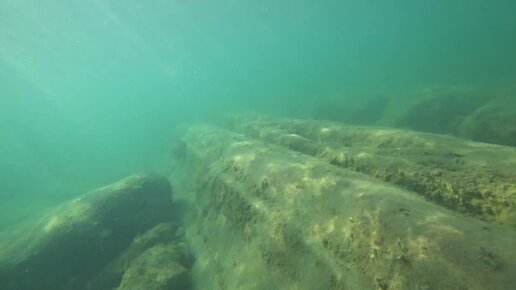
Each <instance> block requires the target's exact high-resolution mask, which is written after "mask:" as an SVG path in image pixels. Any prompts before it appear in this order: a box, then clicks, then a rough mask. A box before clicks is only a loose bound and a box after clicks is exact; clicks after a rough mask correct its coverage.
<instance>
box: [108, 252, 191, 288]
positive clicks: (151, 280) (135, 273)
mask: <svg viewBox="0 0 516 290" xmlns="http://www.w3.org/2000/svg"><path fill="white" fill-rule="evenodd" d="M188 256H191V254H190V253H189V250H188V249H187V247H186V246H185V245H184V244H176V243H168V244H158V245H156V246H153V247H151V248H149V249H147V250H145V251H144V252H143V253H142V254H140V255H139V256H138V257H137V258H135V259H134V260H133V261H132V262H131V264H130V266H129V268H128V269H127V270H126V272H125V273H124V276H123V278H122V281H121V283H120V286H119V287H118V288H117V290H141V289H153V290H186V289H189V287H190V285H191V283H190V276H189V272H188V269H187V268H186V267H185V266H187V265H183V264H182V263H181V262H183V263H184V261H185V260H187V259H189V258H187V257H188ZM190 266H191V265H190Z"/></svg>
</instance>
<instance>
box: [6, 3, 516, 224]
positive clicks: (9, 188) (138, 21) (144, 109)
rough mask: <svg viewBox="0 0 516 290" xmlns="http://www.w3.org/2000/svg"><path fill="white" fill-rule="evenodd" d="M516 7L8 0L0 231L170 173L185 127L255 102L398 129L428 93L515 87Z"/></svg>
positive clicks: (508, 93)
mask: <svg viewBox="0 0 516 290" xmlns="http://www.w3.org/2000/svg"><path fill="white" fill-rule="evenodd" d="M514 11H516V2H515V1H484V0H468V1H466V0H460V1H459V0H456V1H444V0H442V1H441V0H437V1H419V0H418V1H330V0H328V1H305V0H296V1H291V0H285V1H272V0H261V1H255V0H249V1H236V0H220V1H207V0H203V1H196V0H174V1H165V0H148V1H135V0H127V1H101V0H98V1H95V0H81V1H79V0H70V1H55V0H45V1H36V0H23V1H15V0H0V219H1V221H0V229H3V228H7V227H10V226H12V225H15V224H16V223H18V222H21V221H24V220H26V219H27V217H30V216H31V215H32V214H34V213H36V212H38V211H40V210H43V209H45V208H46V207H47V206H52V205H53V204H55V203H57V202H60V201H63V200H67V199H69V198H70V197H72V196H74V195H77V194H79V193H81V192H83V191H85V190H88V189H90V188H93V187H95V186H98V185H100V184H103V183H107V182H111V181H113V180H116V179H118V178H120V177H123V176H126V175H129V174H132V173H134V172H141V171H157V172H162V173H166V172H167V169H168V167H169V163H168V161H169V155H170V150H171V149H170V148H171V145H170V144H171V140H172V139H173V138H174V135H175V129H174V128H175V126H176V125H177V124H179V123H182V122H189V121H198V120H203V121H214V120H218V119H219V118H221V117H222V116H223V115H225V114H226V113H231V112H245V111H255V112H260V113H269V114H277V115H282V116H294V117H306V118H320V119H334V120H342V121H357V122H359V123H367V124H376V125H382V124H384V125H392V124H395V123H396V122H395V121H393V120H396V119H397V117H398V116H399V115H400V114H403V113H404V112H405V111H406V107H407V104H408V103H411V102H414V101H417V100H418V98H427V97H429V96H430V97H431V96H443V97H448V96H450V95H453V96H456V95H460V96H463V97H466V98H467V97H469V96H482V97H484V98H487V99H489V98H494V97H500V96H502V97H513V96H515V95H516V94H514V93H515V92H516V85H515V84H516V37H515V35H516V17H514ZM513 110H516V109H513ZM350 111H353V113H350V115H346V113H348V112H350ZM349 116H354V117H353V118H351V117H349ZM432 116H433V115H431V117H432ZM440 117H441V116H439V115H436V116H435V118H436V119H439V118H440Z"/></svg>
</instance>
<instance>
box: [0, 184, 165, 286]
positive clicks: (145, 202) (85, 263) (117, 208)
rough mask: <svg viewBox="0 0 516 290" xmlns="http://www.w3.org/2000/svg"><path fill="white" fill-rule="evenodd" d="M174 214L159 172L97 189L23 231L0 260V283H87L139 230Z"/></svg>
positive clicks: (74, 284) (85, 284)
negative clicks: (14, 245)
mask: <svg viewBox="0 0 516 290" xmlns="http://www.w3.org/2000/svg"><path fill="white" fill-rule="evenodd" d="M172 214H173V208H172V195H171V187H170V184H169V182H168V180H167V179H166V178H164V177H161V176H157V175H135V176H131V177H128V178H126V179H123V180H121V181H119V182H116V183H114V184H111V185H108V186H105V187H102V188H100V189H97V190H94V191H93V192H90V193H88V194H85V195H83V196H81V197H79V198H77V199H75V200H73V201H71V202H69V203H66V204H65V205H63V206H62V207H60V208H58V209H56V210H55V212H53V213H52V214H50V215H48V216H46V217H44V218H43V219H42V220H41V221H40V222H38V223H37V224H36V225H35V226H33V227H32V228H29V229H27V230H26V231H25V232H23V233H21V235H22V237H20V238H19V239H18V240H15V241H14V243H15V244H16V247H13V248H11V249H10V251H9V252H8V256H7V257H4V258H3V259H2V260H1V261H0V288H1V289H13V290H14V289H16V290H18V289H38V290H43V289H52V290H59V289H89V288H88V285H89V282H90V281H91V280H94V279H95V277H96V275H98V274H99V272H100V270H101V269H102V268H103V267H104V266H105V265H106V264H107V263H109V262H110V261H111V260H112V259H114V258H115V257H117V256H118V255H120V254H121V253H122V252H123V251H124V249H125V248H127V247H128V246H129V245H130V244H131V243H132V242H133V239H134V238H135V237H136V236H137V235H138V234H142V233H144V232H145V231H147V230H148V229H149V228H151V227H153V226H155V225H156V224H158V223H160V222H164V221H169V220H170V218H171V216H172Z"/></svg>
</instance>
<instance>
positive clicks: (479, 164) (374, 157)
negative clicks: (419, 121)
mask: <svg viewBox="0 0 516 290" xmlns="http://www.w3.org/2000/svg"><path fill="white" fill-rule="evenodd" d="M228 128H230V129H231V130H234V131H236V132H239V133H242V134H245V135H247V136H249V137H251V138H257V139H259V140H262V141H263V142H268V143H272V144H276V145H280V146H283V147H286V148H288V149H291V150H294V151H297V152H300V153H303V154H308V155H311V156H314V157H317V158H318V159H320V160H324V161H326V162H328V163H331V164H333V165H337V166H339V167H342V168H346V169H350V170H353V171H356V172H360V173H364V174H367V175H369V176H372V177H374V178H376V179H379V180H381V181H385V182H389V183H392V184H395V185H398V186H401V187H403V188H405V189H407V190H409V191H412V192H415V193H417V194H419V195H422V196H424V197H425V198H426V199H427V200H430V201H432V202H434V203H436V204H439V205H443V206H445V207H447V208H449V209H452V210H455V211H458V212H461V213H466V214H469V215H472V216H475V217H478V218H481V219H484V220H488V221H496V222H500V223H505V224H511V225H516V148H514V147H506V146H498V145H490V144H485V143H477V142H471V141H466V140H462V139H458V138H453V137H449V136H443V135H436V134H428V133H420V132H414V131H407V130H398V129H392V128H374V127H366V126H351V125H346V124H342V123H336V122H328V121H313V120H295V119H284V118H274V117H269V116H233V117H232V118H230V119H229V121H228Z"/></svg>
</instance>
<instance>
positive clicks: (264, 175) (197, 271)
mask: <svg viewBox="0 0 516 290" xmlns="http://www.w3.org/2000/svg"><path fill="white" fill-rule="evenodd" d="M316 129H317V128H316ZM289 134H296V133H294V132H292V133H289ZM302 137H304V138H307V139H308V138H309V137H310V136H302ZM366 137H367V135H366V136H364V138H366ZM295 138H297V137H295ZM391 140H392V142H400V140H399V139H397V138H391ZM183 142H184V144H185V149H184V151H183V153H184V154H183V155H182V158H181V160H178V161H177V162H184V163H181V164H182V165H184V166H179V167H180V168H181V170H182V172H181V176H185V175H187V176H189V177H190V178H189V179H186V180H184V179H183V182H184V184H183V185H182V186H183V187H184V188H187V189H188V192H189V194H188V198H190V201H191V202H192V203H193V204H195V207H196V210H195V212H194V214H193V215H192V216H191V217H190V218H189V220H188V223H187V233H186V236H187V239H188V241H189V243H190V245H191V247H192V249H193V251H194V252H195V253H196V258H197V262H196V264H195V265H194V269H193V275H194V277H195V280H196V282H197V283H198V286H199V287H200V289H214V290H216V289H243V290H245V289H335V290H336V289H364V290H369V289H371V290H373V289H374V290H376V289H407V290H408V289H411V290H412V289H469V290H480V289H499V290H502V289H510V288H511V287H512V285H515V284H516V277H515V275H514V269H515V267H516V264H515V261H516V251H515V249H514V241H516V233H515V232H514V231H513V229H512V228H511V227H508V226H503V225H497V224H492V223H487V222H484V221H481V220H478V219H474V218H470V217H465V216H461V215H457V214H454V213H453V212H452V211H450V210H447V209H445V208H443V207H440V206H437V205H435V204H433V203H430V202H428V201H426V200H424V199H422V198H421V197H419V196H417V195H414V194H413V193H411V192H408V191H406V190H404V189H402V188H399V187H396V186H393V185H389V184H387V183H384V182H380V181H378V180H377V179H373V178H371V177H369V176H367V175H364V174H361V173H357V172H353V171H351V170H347V169H342V168H339V167H336V166H333V165H331V164H328V163H327V162H325V161H322V160H321V159H318V158H313V157H310V156H308V155H305V154H301V153H298V152H294V151H292V150H288V149H285V148H282V147H279V146H275V145H270V144H266V143H263V142H259V141H256V140H254V139H252V138H249V137H246V136H244V135H241V134H236V133H232V132H230V131H227V130H224V129H221V128H214V127H204V126H194V127H191V128H189V129H188V130H187V131H186V134H185V136H184V138H183ZM419 142H422V143H423V144H424V142H426V141H424V140H419ZM316 148H317V147H316ZM185 170H186V171H187V172H186V173H185V172H184V171H185ZM178 182H179V181H178Z"/></svg>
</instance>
